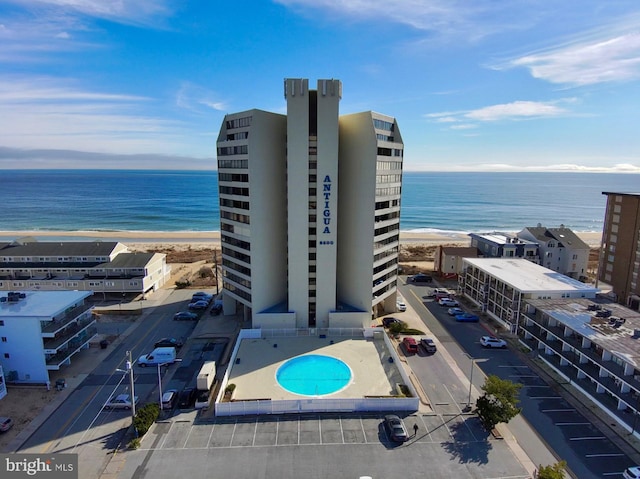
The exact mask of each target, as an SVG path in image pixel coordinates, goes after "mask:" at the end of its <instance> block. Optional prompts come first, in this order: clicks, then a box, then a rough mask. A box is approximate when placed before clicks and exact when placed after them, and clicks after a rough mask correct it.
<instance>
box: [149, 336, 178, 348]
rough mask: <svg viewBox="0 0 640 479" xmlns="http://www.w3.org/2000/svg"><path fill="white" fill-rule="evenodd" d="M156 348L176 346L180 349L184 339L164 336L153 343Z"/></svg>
mask: <svg viewBox="0 0 640 479" xmlns="http://www.w3.org/2000/svg"><path fill="white" fill-rule="evenodd" d="M153 347H154V348H176V349H180V348H181V347H182V341H180V340H179V339H176V338H162V339H159V340H158V341H156V344H154V345H153Z"/></svg>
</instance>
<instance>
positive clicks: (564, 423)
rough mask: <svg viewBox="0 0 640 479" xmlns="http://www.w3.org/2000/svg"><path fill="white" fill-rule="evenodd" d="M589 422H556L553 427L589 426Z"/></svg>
mask: <svg viewBox="0 0 640 479" xmlns="http://www.w3.org/2000/svg"><path fill="white" fill-rule="evenodd" d="M590 424H591V423H590V422H556V423H554V426H589V425H590Z"/></svg>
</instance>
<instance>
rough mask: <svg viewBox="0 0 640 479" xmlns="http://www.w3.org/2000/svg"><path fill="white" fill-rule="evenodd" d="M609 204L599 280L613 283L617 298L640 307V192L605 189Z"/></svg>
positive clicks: (631, 306)
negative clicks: (619, 191)
mask: <svg viewBox="0 0 640 479" xmlns="http://www.w3.org/2000/svg"><path fill="white" fill-rule="evenodd" d="M602 194H603V195H606V196H607V207H606V210H605V217H604V228H603V231H602V250H601V252H600V266H599V268H598V280H599V281H603V282H605V283H607V284H609V285H611V287H612V289H613V293H614V294H615V296H616V301H618V302H619V303H620V304H624V305H626V306H628V307H629V308H631V309H634V310H636V311H637V310H638V309H640V281H639V278H638V277H639V276H640V193H617V192H608V191H604V192H603V193H602Z"/></svg>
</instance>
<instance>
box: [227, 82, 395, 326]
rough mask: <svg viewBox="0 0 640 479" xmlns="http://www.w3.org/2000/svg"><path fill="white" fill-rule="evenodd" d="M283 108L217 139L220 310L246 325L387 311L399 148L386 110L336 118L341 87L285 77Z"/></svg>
mask: <svg viewBox="0 0 640 479" xmlns="http://www.w3.org/2000/svg"><path fill="white" fill-rule="evenodd" d="M284 96H285V99H286V102H287V114H286V115H282V114H276V113H269V112H266V111H261V110H249V111H244V112H241V113H234V114H230V115H227V116H226V117H225V119H224V121H223V124H222V128H221V129H220V135H219V136H218V142H217V146H218V179H219V193H220V231H221V240H222V271H223V283H224V299H223V300H224V311H225V314H230V313H241V314H243V315H244V317H245V318H246V319H248V318H250V319H251V320H252V325H253V327H262V328H308V327H319V328H327V327H363V326H364V327H367V326H369V325H370V323H371V318H372V314H374V315H375V314H377V312H378V311H381V310H382V309H386V310H387V311H393V310H395V305H396V276H397V261H398V250H399V231H400V193H401V186H402V157H403V144H402V137H401V136H400V131H399V129H398V125H397V123H396V121H395V119H394V118H392V117H389V116H386V115H381V114H379V113H373V112H370V111H369V112H363V113H355V114H351V115H344V116H340V115H339V103H340V99H341V96H342V84H341V82H340V81H339V80H318V83H317V89H316V90H310V89H309V82H308V80H306V79H286V80H285V82H284Z"/></svg>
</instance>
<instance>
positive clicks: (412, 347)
mask: <svg viewBox="0 0 640 479" xmlns="http://www.w3.org/2000/svg"><path fill="white" fill-rule="evenodd" d="M402 344H403V345H404V348H405V349H406V350H407V352H408V353H414V354H415V353H417V352H418V343H417V342H416V340H415V339H413V338H404V339H403V340H402Z"/></svg>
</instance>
